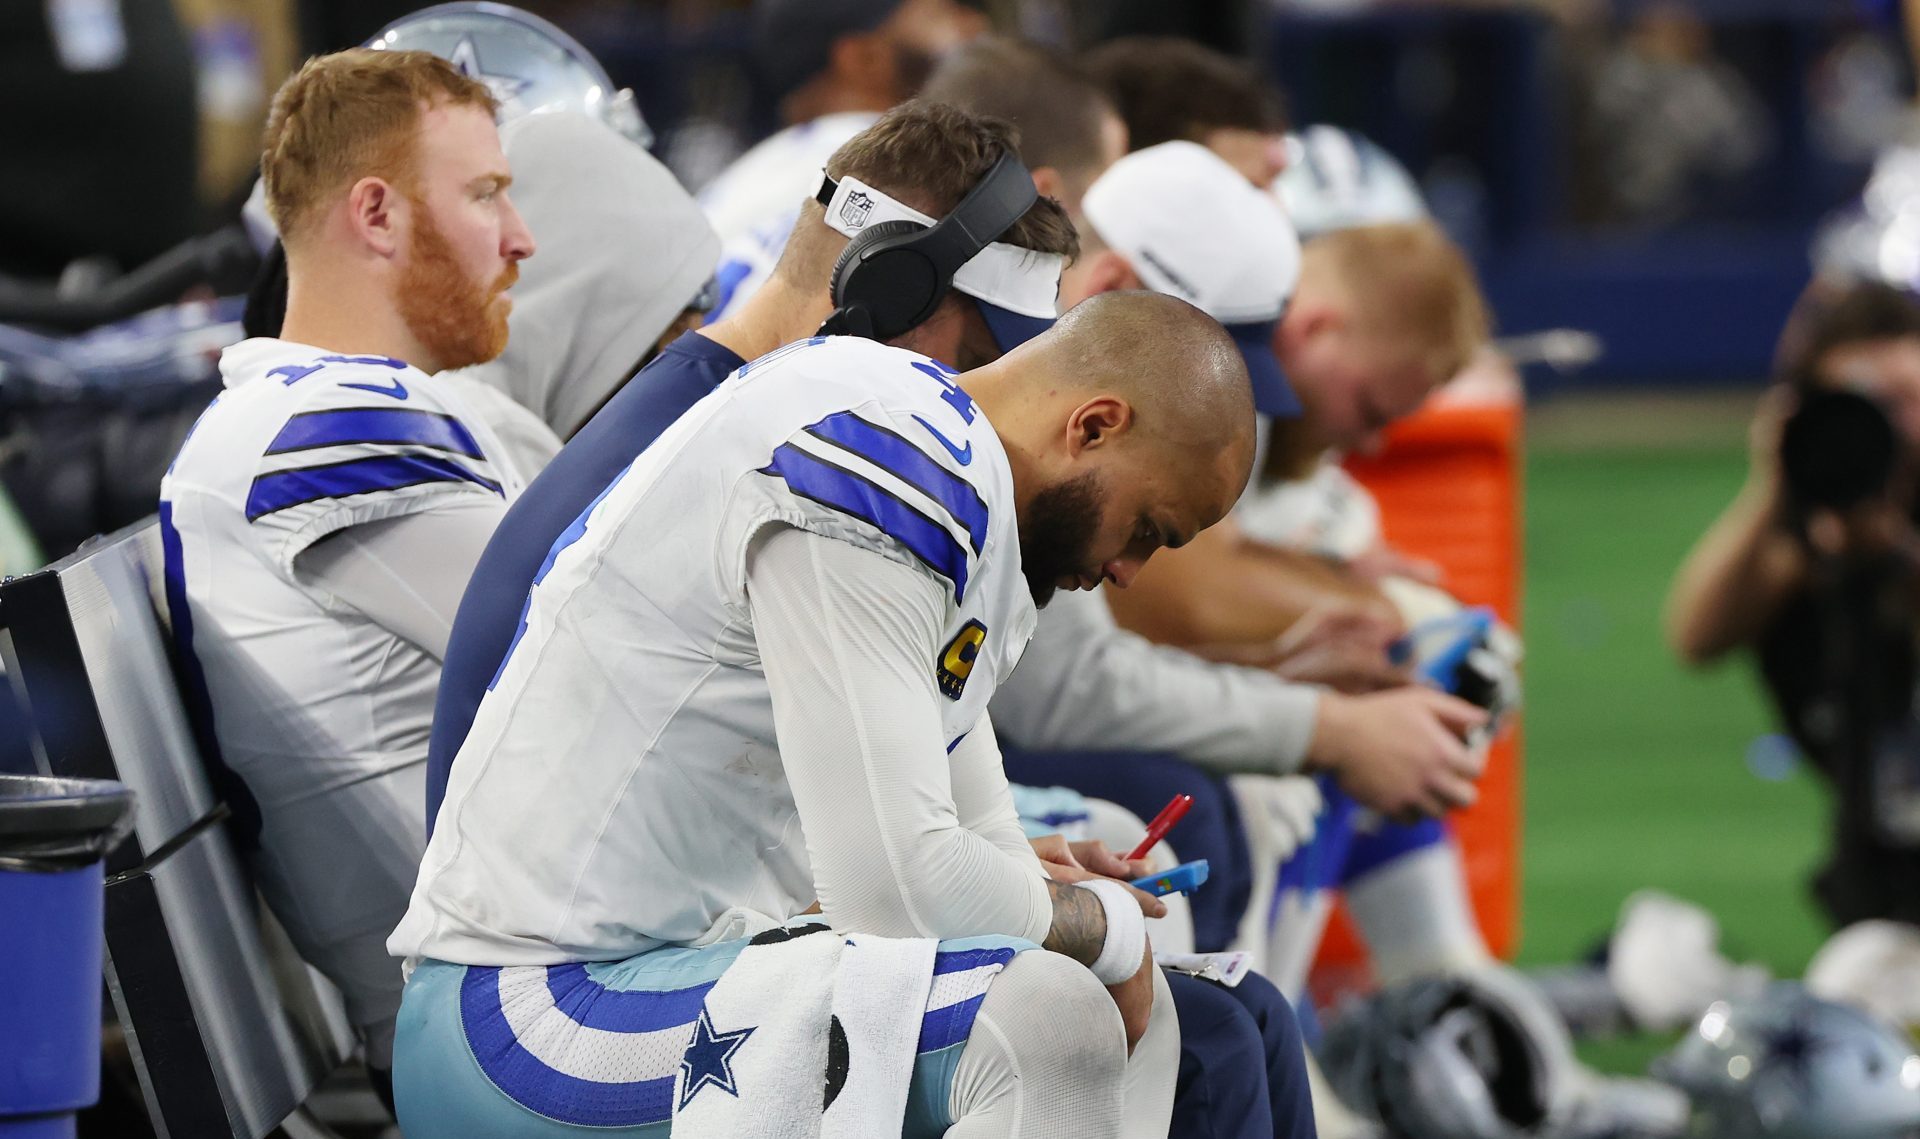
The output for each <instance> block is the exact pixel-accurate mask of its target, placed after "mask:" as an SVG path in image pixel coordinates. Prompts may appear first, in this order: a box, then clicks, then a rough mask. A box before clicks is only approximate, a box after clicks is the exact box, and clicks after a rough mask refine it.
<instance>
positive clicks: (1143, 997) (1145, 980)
mask: <svg viewBox="0 0 1920 1139" xmlns="http://www.w3.org/2000/svg"><path fill="white" fill-rule="evenodd" d="M1157 968H1159V966H1157V965H1155V964H1154V963H1153V946H1152V945H1151V944H1149V945H1148V946H1147V952H1146V956H1144V957H1142V958H1141V959H1140V971H1139V972H1137V973H1135V974H1134V975H1133V976H1131V977H1129V978H1127V979H1126V980H1125V981H1122V982H1121V983H1119V984H1117V985H1108V986H1107V992H1108V993H1110V994H1111V995H1112V996H1113V1003H1114V1004H1115V1005H1116V1006H1118V1007H1119V1009H1120V1023H1121V1024H1122V1025H1123V1026H1125V1028H1126V1030H1127V1055H1129V1056H1131V1055H1133V1046H1134V1045H1136V1044H1138V1043H1140V1038H1141V1037H1143V1036H1145V1035H1146V1034H1147V1021H1148V1020H1149V1019H1151V1018H1152V1016H1153V971H1154V970H1155V969H1157Z"/></svg>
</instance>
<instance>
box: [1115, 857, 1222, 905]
mask: <svg viewBox="0 0 1920 1139" xmlns="http://www.w3.org/2000/svg"><path fill="white" fill-rule="evenodd" d="M1207 869H1208V868H1207V860H1206V859H1204V858H1200V859H1195V860H1194V861H1192V862H1182V863H1181V864H1180V865H1178V866H1176V867H1174V868H1173V869H1171V870H1169V871H1167V872H1166V873H1164V874H1153V875H1150V876H1148V877H1145V878H1135V879H1134V880H1133V882H1132V885H1133V887H1134V888H1135V889H1139V890H1145V891H1146V892H1147V893H1149V894H1152V895H1153V896H1154V897H1156V898H1159V897H1164V896H1166V895H1168V894H1191V893H1193V892H1194V891H1195V890H1198V889H1199V888H1200V886H1201V884H1202V883H1204V882H1206V880H1207Z"/></svg>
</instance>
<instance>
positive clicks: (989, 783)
mask: <svg viewBox="0 0 1920 1139" xmlns="http://www.w3.org/2000/svg"><path fill="white" fill-rule="evenodd" d="M947 762H948V766H950V767H951V768H952V770H953V802H954V805H955V806H956V807H958V808H959V811H960V825H961V826H963V827H965V828H967V829H968V830H970V831H972V832H973V833H974V834H977V835H979V836H981V837H982V838H984V839H986V840H987V841H988V842H991V843H992V844H993V845H995V846H997V847H999V848H1000V849H1001V850H1004V851H1006V852H1007V853H1008V854H1011V855H1013V856H1014V857H1015V858H1017V859H1019V860H1020V861H1021V862H1025V863H1031V864H1032V866H1033V872H1034V873H1036V874H1039V873H1042V870H1041V867H1040V859H1039V856H1037V855H1035V854H1034V853H1033V844H1032V843H1030V842H1028V841H1027V832H1026V831H1025V830H1024V829H1023V828H1022V827H1021V826H1020V814H1019V812H1018V811H1016V810H1014V807H1013V792H1012V791H1010V790H1009V789H1008V788H1007V773H1006V770H1005V769H1004V768H1002V767H1001V766H1000V741H999V739H998V738H996V737H995V736H994V732H993V721H992V720H990V719H988V718H987V717H986V716H981V717H980V722H979V723H978V724H976V725H974V729H973V730H972V731H971V732H968V733H967V735H966V738H965V739H963V740H961V741H960V743H959V744H958V745H956V746H955V747H954V749H953V754H952V755H950V756H948V757H947Z"/></svg>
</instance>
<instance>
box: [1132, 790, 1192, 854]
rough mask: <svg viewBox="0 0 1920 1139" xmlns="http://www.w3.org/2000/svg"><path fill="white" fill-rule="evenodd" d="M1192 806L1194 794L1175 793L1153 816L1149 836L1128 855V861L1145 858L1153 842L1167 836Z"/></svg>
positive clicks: (1148, 830)
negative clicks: (1170, 800)
mask: <svg viewBox="0 0 1920 1139" xmlns="http://www.w3.org/2000/svg"><path fill="white" fill-rule="evenodd" d="M1191 806H1193V796H1191V795H1175V796H1174V797H1173V801H1172V802H1171V803H1168V804H1167V805H1166V806H1164V807H1162V808H1160V813H1159V814H1157V815H1155V816H1153V821H1152V822H1150V823H1148V824H1147V837H1145V838H1143V839H1141V840H1140V845H1139V846H1136V847H1134V848H1133V853H1132V854H1129V855H1127V861H1128V862H1132V861H1133V860H1134V859H1136V858H1145V857H1146V856H1147V851H1149V850H1152V849H1153V844H1154V843H1156V842H1159V841H1160V840H1161V839H1163V838H1165V837H1167V832H1168V831H1170V830H1172V829H1173V824H1175V823H1177V822H1179V821H1180V820H1181V819H1183V818H1185V817H1186V814H1187V808H1189V807H1191Z"/></svg>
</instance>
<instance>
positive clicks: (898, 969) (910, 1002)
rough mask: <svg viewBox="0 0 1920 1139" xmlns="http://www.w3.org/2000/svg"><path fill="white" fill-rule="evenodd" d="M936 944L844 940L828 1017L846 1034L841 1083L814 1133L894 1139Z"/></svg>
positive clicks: (903, 940)
mask: <svg viewBox="0 0 1920 1139" xmlns="http://www.w3.org/2000/svg"><path fill="white" fill-rule="evenodd" d="M936 944H937V943H936V942H935V941H933V940H932V939H931V938H923V937H916V938H900V937H873V936H870V935H868V934H851V935H849V936H848V937H847V939H846V946H845V948H844V949H842V950H841V953H840V970H839V976H838V978H837V979H836V982H835V985H834V991H833V1016H834V1019H836V1020H838V1021H839V1022H840V1027H841V1029H842V1030H843V1031H844V1032H845V1033H846V1040H847V1060H848V1063H847V1069H846V1081H845V1083H844V1084H843V1085H842V1086H841V1088H840V1093H839V1095H837V1096H836V1097H835V1098H834V1101H833V1102H832V1103H830V1104H828V1105H827V1110H826V1113H825V1115H824V1116H822V1118H821V1134H823V1135H831V1136H833V1139H898V1136H899V1134H900V1125H901V1122H902V1121H903V1120H904V1119H905V1117H906V1110H907V1086H908V1085H909V1084H910V1083H911V1082H912V1081H913V1060H914V1056H915V1054H916V1053H917V1052H918V1050H919V1045H920V1023H921V1011H922V1010H924V1009H925V1008H926V1006H927V993H928V990H929V989H931V988H932V986H933V954H934V947H935V945H936Z"/></svg>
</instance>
